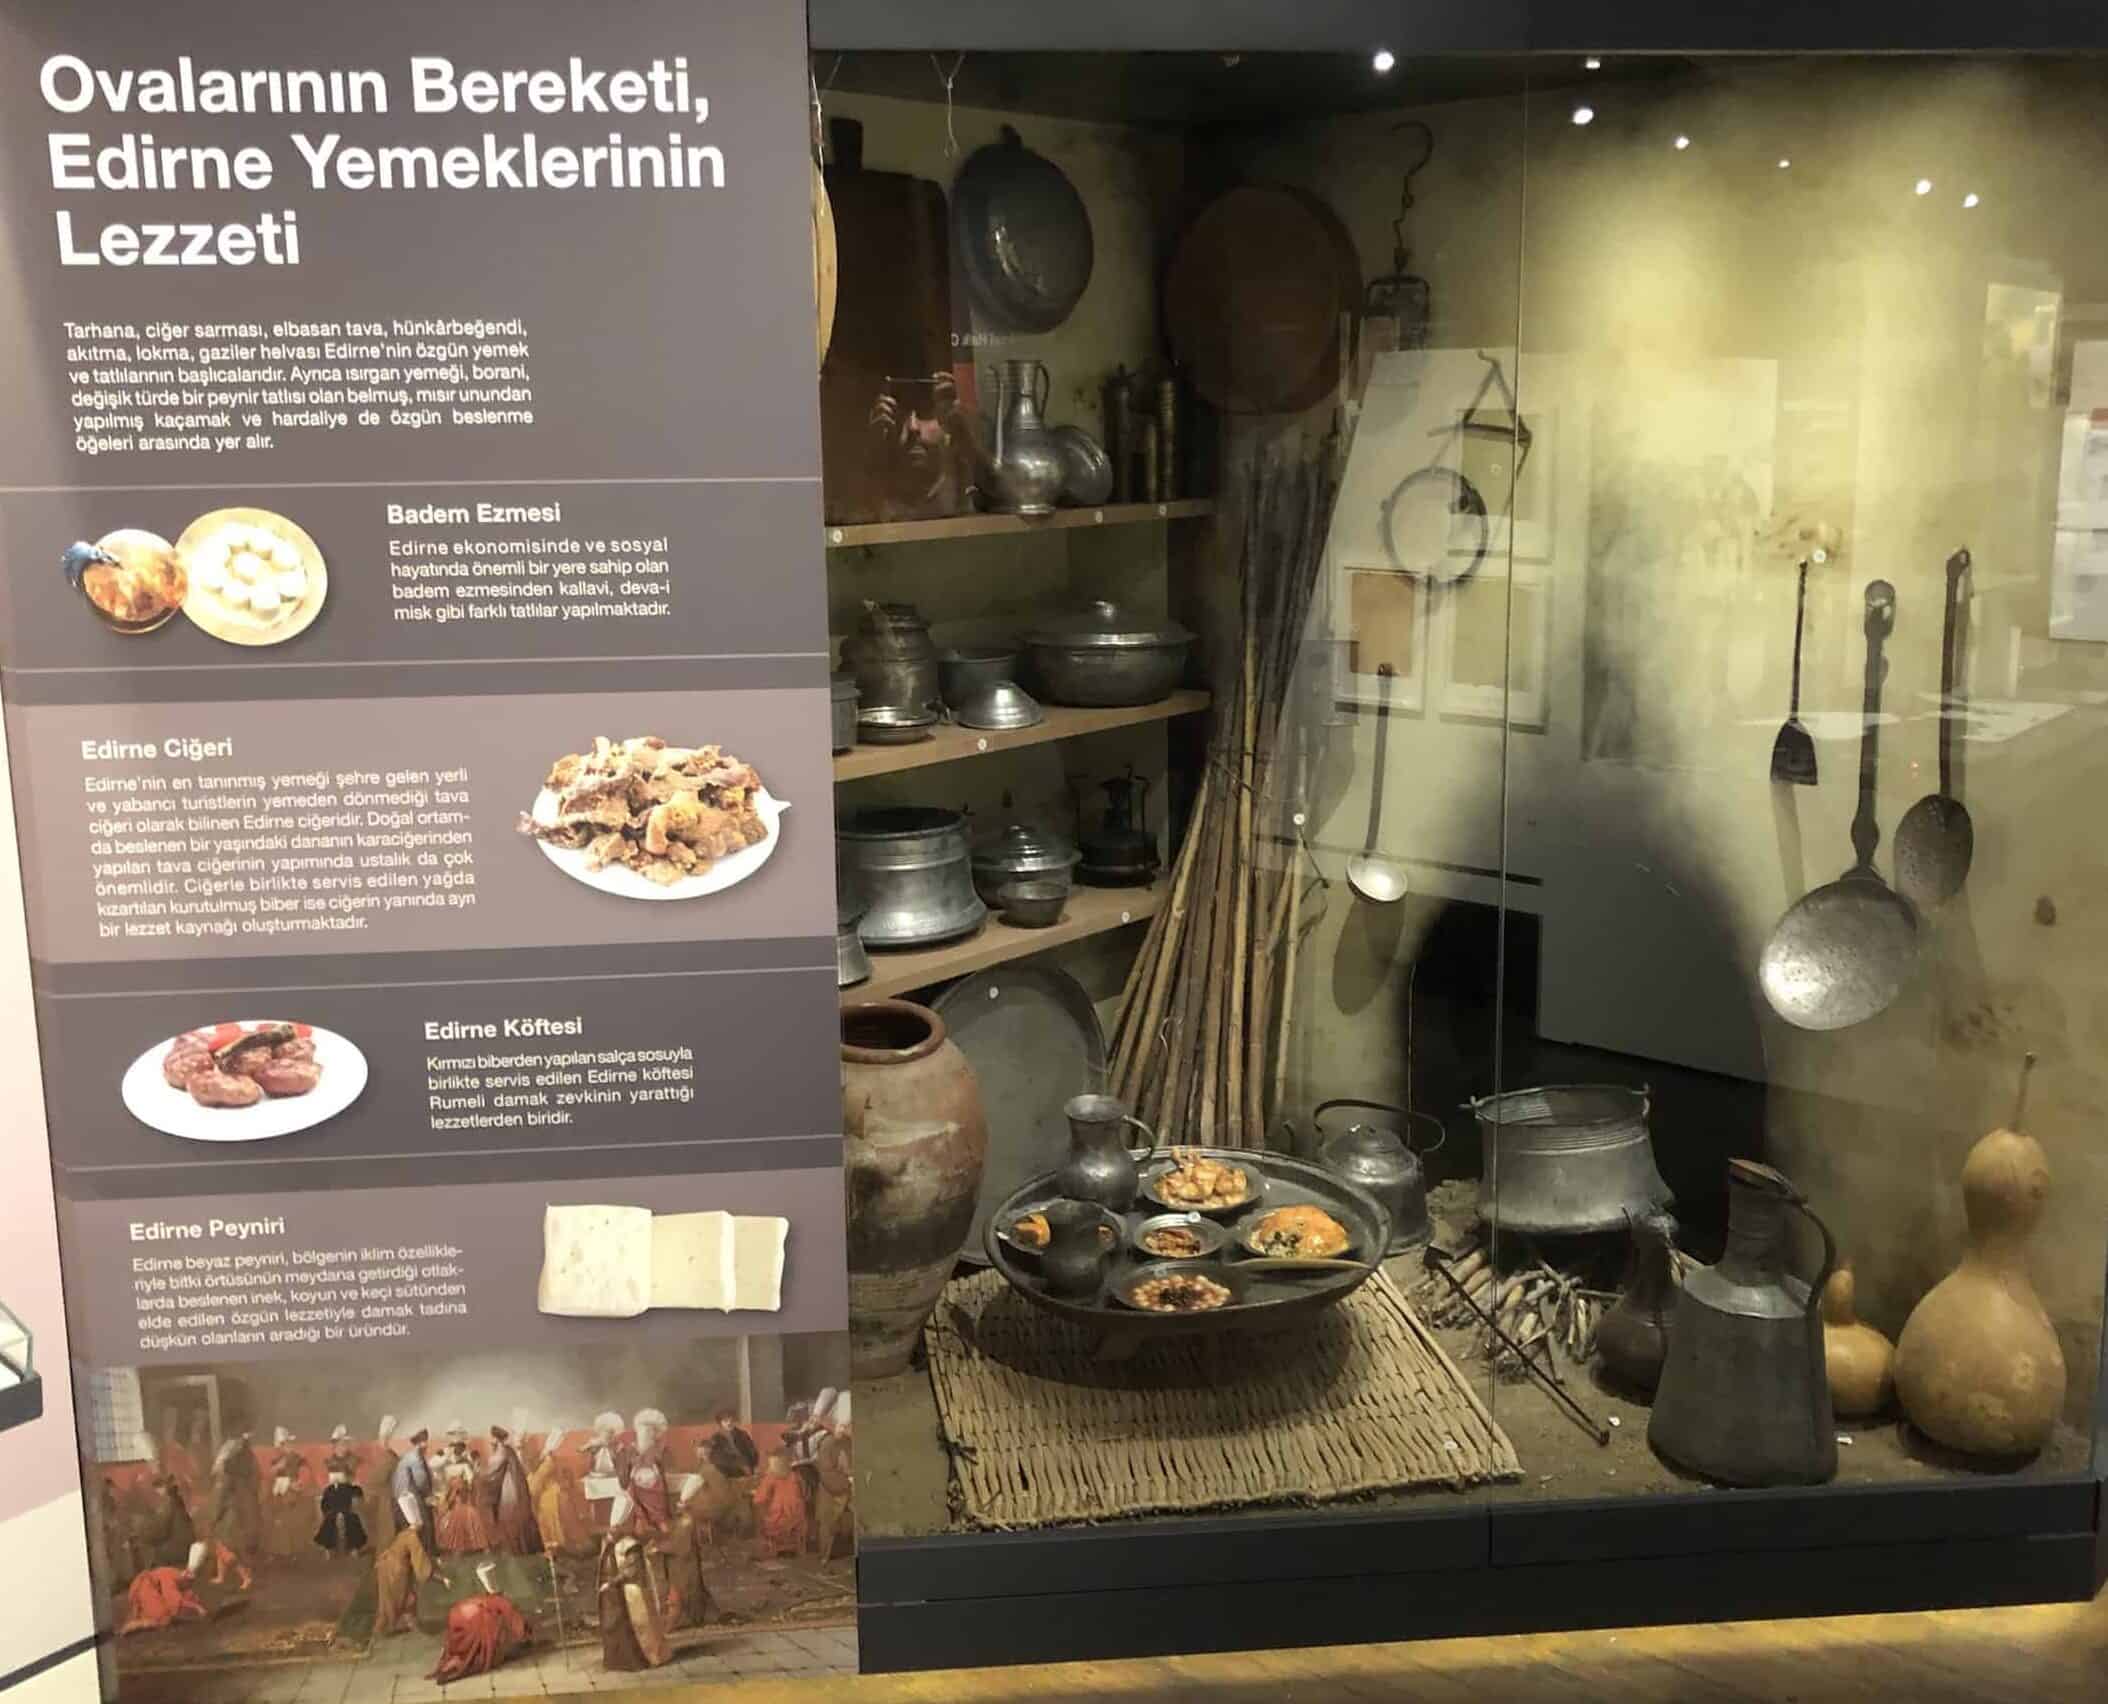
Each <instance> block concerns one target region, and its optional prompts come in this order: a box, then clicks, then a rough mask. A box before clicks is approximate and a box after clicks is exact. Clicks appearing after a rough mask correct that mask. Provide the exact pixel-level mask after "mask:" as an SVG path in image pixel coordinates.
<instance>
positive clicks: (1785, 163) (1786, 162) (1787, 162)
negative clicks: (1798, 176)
mask: <svg viewBox="0 0 2108 1704" xmlns="http://www.w3.org/2000/svg"><path fill="white" fill-rule="evenodd" d="M1792 164H1793V162H1792V161H1791V160H1781V161H1780V162H1779V170H1780V171H1784V170H1785V169H1786V168H1787V167H1788V166H1790V165H1792Z"/></svg>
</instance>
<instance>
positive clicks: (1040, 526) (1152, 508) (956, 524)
mask: <svg viewBox="0 0 2108 1704" xmlns="http://www.w3.org/2000/svg"><path fill="white" fill-rule="evenodd" d="M1214 513H1215V499H1214V498H1212V497H1181V498H1179V499H1177V500H1176V501H1174V502H1169V503H1107V504H1104V505H1102V506H1101V507H1099V508H1095V509H1056V510H1055V511H1054V513H1053V514H1051V515H946V516H945V517H944V518H943V519H941V520H935V521H867V522H863V523H861V524H859V525H857V526H844V527H829V528H828V529H827V548H828V549H829V550H847V549H848V548H849V547H850V546H851V545H856V544H914V543H916V542H918V541H920V540H922V539H932V538H1013V537H1016V536H1017V535H1019V534H1021V533H1041V532H1065V531H1067V530H1068V529H1069V528H1070V527H1119V526H1133V525H1136V524H1137V523H1139V522H1144V521H1187V520H1192V519H1195V518H1196V517H1198V516H1201V515H1212V514H1214Z"/></svg>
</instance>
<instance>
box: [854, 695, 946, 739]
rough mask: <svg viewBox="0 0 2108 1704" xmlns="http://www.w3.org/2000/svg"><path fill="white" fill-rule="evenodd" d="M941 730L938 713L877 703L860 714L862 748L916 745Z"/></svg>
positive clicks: (858, 714)
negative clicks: (938, 728)
mask: <svg viewBox="0 0 2108 1704" xmlns="http://www.w3.org/2000/svg"><path fill="white" fill-rule="evenodd" d="M936 731H937V712H936V711H934V710H911V709H908V708H905V707H904V706H901V705H898V704H873V705H870V706H868V707H866V708H865V709H862V710H859V711H858V712H857V713H856V739H857V743H858V744H859V745H913V744H915V742H916V741H918V740H926V739H928V738H929V737H930V736H931V735H932V734H934V733H935V732H936Z"/></svg>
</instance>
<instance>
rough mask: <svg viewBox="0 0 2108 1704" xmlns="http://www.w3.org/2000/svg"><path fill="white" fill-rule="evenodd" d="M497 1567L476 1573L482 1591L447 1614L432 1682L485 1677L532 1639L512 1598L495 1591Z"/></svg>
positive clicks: (489, 1564)
mask: <svg viewBox="0 0 2108 1704" xmlns="http://www.w3.org/2000/svg"><path fill="white" fill-rule="evenodd" d="M496 1571H497V1564H495V1563H492V1562H485V1563H483V1564H482V1565H481V1566H480V1567H478V1568H477V1569H476V1578H477V1580H478V1581H480V1582H481V1584H482V1586H483V1590H482V1591H481V1592H479V1593H477V1594H476V1596H474V1597H468V1598H463V1599H462V1600H461V1601H460V1602H459V1603H457V1604H455V1605H454V1607H453V1608H452V1609H450V1610H448V1611H447V1612H446V1643H445V1644H443V1645H441V1646H440V1648H439V1663H438V1666H437V1667H435V1668H434V1669H433V1670H432V1676H431V1677H432V1679H434V1680H436V1681H438V1682H439V1684H440V1685H441V1686H445V1685H446V1684H447V1683H448V1682H449V1681H455V1680H463V1679H466V1678H467V1677H468V1676H469V1675H472V1674H488V1673H490V1671H491V1670H492V1669H494V1668H496V1667H497V1666H498V1665H499V1664H500V1663H502V1662H503V1661H504V1660H505V1659H506V1658H507V1657H509V1656H511V1655H512V1654H513V1652H515V1651H517V1650H518V1649H519V1648H520V1647H521V1646H522V1645H524V1644H526V1643H527V1642H528V1640H530V1639H532V1638H533V1637H534V1629H533V1627H532V1626H530V1625H529V1624H528V1621H527V1618H526V1616H524V1615H522V1614H521V1613H520V1611H519V1606H518V1605H516V1604H515V1603H514V1602H513V1601H512V1599H511V1598H509V1597H507V1596H505V1595H504V1593H502V1592H500V1591H498V1590H496V1589H495V1582H494V1581H493V1579H492V1575H493V1574H495V1573H496Z"/></svg>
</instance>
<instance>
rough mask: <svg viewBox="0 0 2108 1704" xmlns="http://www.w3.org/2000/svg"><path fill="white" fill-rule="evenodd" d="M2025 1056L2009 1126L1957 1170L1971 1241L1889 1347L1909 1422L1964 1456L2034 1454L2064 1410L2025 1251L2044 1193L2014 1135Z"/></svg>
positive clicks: (2053, 1341)
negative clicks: (1959, 1174) (1956, 1262)
mask: <svg viewBox="0 0 2108 1704" xmlns="http://www.w3.org/2000/svg"><path fill="white" fill-rule="evenodd" d="M2034 1063H2035V1056H2034V1055H2033V1054H2032V1053H2031V1054H2029V1055H2028V1056H2027V1061H2026V1063H2025V1064H2023V1065H2022V1067H2021V1071H2020V1093H2019V1095H2018V1097H2017V1098H2016V1100H2015V1102H2014V1106H2013V1123H2012V1127H2011V1128H2010V1129H2005V1130H1994V1131H1992V1132H1991V1133H1990V1134H1989V1135H1988V1136H1986V1137H1985V1138H1984V1139H1983V1140H1982V1141H1980V1142H1979V1143H1977V1144H1976V1146H1975V1147H1974V1148H1972V1149H1970V1151H1969V1158H1968V1161H1967V1163H1966V1164H1964V1166H1963V1167H1962V1207H1963V1211H1964V1212H1965V1213H1966V1214H1967V1216H1968V1221H1969V1231H1968V1243H1967V1246H1966V1248H1965V1249H1964V1251H1963V1254H1962V1259H1961V1264H1960V1265H1959V1266H1957V1267H1956V1268H1955V1269H1954V1270H1953V1271H1952V1272H1950V1273H1949V1274H1948V1275H1947V1276H1946V1277H1945V1278H1943V1279H1941V1280H1940V1282H1939V1283H1938V1284H1937V1285H1935V1286H1934V1287H1933V1289H1932V1290H1931V1291H1930V1292H1929V1293H1928V1294H1927V1295H1926V1297H1925V1299H1924V1300H1923V1301H1921V1302H1920V1303H1918V1305H1917V1307H1916V1309H1915V1310H1913V1312H1912V1313H1911V1316H1910V1319H1909V1320H1908V1322H1907V1323H1906V1324H1905V1325H1904V1327H1903V1335H1902V1337H1901V1338H1900V1339H1899V1340H1898V1342H1897V1345H1896V1396H1897V1398H1898V1400H1900V1401H1901V1403H1902V1404H1903V1412H1904V1413H1905V1414H1906V1415H1907V1416H1908V1417H1909V1419H1910V1423H1911V1424H1912V1425H1913V1426H1915V1427H1917V1428H1918V1430H1919V1431H1921V1432H1923V1433H1924V1434H1925V1435H1926V1436H1927V1437H1928V1438H1931V1439H1933V1440H1934V1441H1935V1442H1937V1443H1941V1444H1945V1445H1946V1446H1947V1447H1948V1448H1949V1449H1954V1450H1960V1451H1962V1452H1963V1453H1965V1454H1968V1455H1984V1456H2008V1457H2010V1456H2025V1455H2032V1454H2034V1453H2035V1452H2036V1451H2037V1450H2039V1449H2040V1448H2041V1447H2042V1445H2043V1443H2044V1442H2045V1441H2046V1440H2047V1439H2048V1437H2049V1434H2050V1429H2051V1428H2052V1427H2053V1426H2055V1424H2056V1422H2057V1415H2058V1413H2059V1411H2060V1410H2061V1409H2062V1408H2063V1406H2064V1352H2063V1350H2062V1349H2061V1348H2059V1347H2058V1344H2057V1334H2056V1331H2055V1329H2054V1328H2053V1327H2052V1326H2051V1325H2050V1322H2049V1315H2048V1314H2047V1313H2045V1312H2044V1311H2043V1308H2042V1301H2041V1298H2040V1297H2039V1296H2037V1295H2036V1294H2035V1287H2034V1285H2033V1284H2032V1283H2031V1282H2029V1279H2028V1275H2027V1261H2026V1245H2027V1239H2028V1235H2029V1233H2030V1232H2032V1231H2033V1230H2034V1228H2035V1224H2036V1221H2037V1220H2039V1219H2040V1218H2041V1217H2042V1204H2043V1202H2044V1201H2045V1200H2046V1199H2047V1198H2048V1195H2049V1162H2048V1160H2047V1159H2045V1158H2044V1156H2043V1153H2042V1148H2041V1145H2040V1144H2039V1143H2038V1142H2036V1141H2035V1139H2034V1138H2033V1137H2032V1136H2026V1135H2023V1134H2022V1133H2021V1129H2020V1125H2021V1118H2022V1115H2023V1114H2024V1112H2025V1111H2026V1108H2027V1080H2028V1073H2029V1072H2030V1071H2031V1070H2032V1069H2033V1067H2034Z"/></svg>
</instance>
